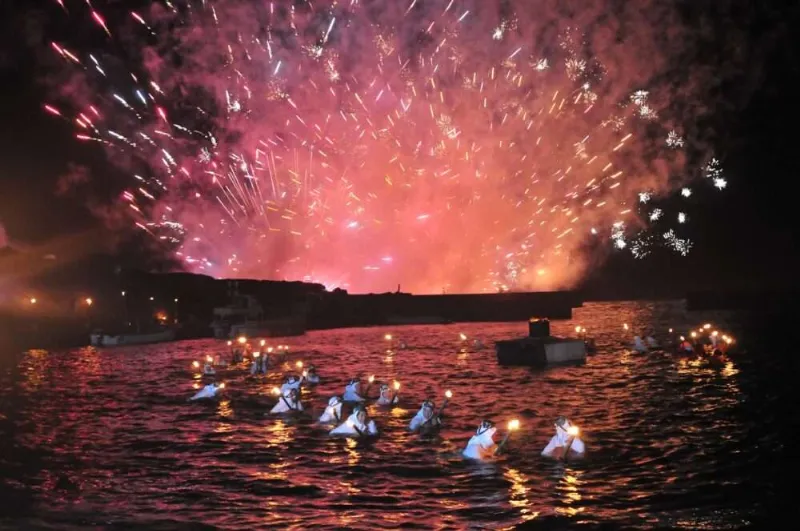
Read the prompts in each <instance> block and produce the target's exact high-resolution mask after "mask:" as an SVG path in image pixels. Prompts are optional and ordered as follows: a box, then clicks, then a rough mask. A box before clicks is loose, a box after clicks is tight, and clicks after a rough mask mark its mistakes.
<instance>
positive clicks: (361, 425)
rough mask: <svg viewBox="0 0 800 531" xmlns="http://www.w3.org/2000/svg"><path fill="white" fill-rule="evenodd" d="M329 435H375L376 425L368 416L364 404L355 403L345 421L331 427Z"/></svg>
mask: <svg viewBox="0 0 800 531" xmlns="http://www.w3.org/2000/svg"><path fill="white" fill-rule="evenodd" d="M330 434H331V435H343V436H346V437H376V436H377V435H378V427H377V426H376V425H375V421H374V420H371V419H370V418H369V415H367V410H366V409H364V406H362V405H360V404H359V405H357V406H356V407H355V409H354V410H353V414H352V415H350V416H349V417H348V418H347V420H346V421H344V422H343V423H341V424H340V425H338V426H337V427H335V428H333V429H332V430H331V431H330Z"/></svg>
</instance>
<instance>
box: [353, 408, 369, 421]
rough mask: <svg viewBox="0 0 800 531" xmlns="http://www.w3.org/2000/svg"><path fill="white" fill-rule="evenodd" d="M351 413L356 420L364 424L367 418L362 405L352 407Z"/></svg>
mask: <svg viewBox="0 0 800 531" xmlns="http://www.w3.org/2000/svg"><path fill="white" fill-rule="evenodd" d="M353 415H355V416H356V420H357V421H358V422H359V423H361V424H366V423H367V420H368V416H367V410H366V409H365V408H364V406H362V405H358V406H356V407H354V408H353Z"/></svg>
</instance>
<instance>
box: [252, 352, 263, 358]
mask: <svg viewBox="0 0 800 531" xmlns="http://www.w3.org/2000/svg"><path fill="white" fill-rule="evenodd" d="M259 356H261V353H260V352H253V357H254V358H257V357H259Z"/></svg>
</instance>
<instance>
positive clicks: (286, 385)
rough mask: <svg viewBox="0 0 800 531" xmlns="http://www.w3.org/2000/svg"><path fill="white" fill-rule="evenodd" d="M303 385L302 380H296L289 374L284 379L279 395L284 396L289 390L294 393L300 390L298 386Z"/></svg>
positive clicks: (295, 377)
mask: <svg viewBox="0 0 800 531" xmlns="http://www.w3.org/2000/svg"><path fill="white" fill-rule="evenodd" d="M302 384H303V382H302V380H300V379H299V378H297V376H295V375H293V374H291V375H289V376H288V377H287V378H286V381H284V382H283V385H282V386H281V394H286V391H288V390H289V389H294V390H295V391H299V390H300V386H301V385H302Z"/></svg>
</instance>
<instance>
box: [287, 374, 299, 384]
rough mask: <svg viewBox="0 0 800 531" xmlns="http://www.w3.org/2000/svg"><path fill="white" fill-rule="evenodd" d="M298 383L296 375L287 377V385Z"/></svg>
mask: <svg viewBox="0 0 800 531" xmlns="http://www.w3.org/2000/svg"><path fill="white" fill-rule="evenodd" d="M296 381H297V377H296V376H295V375H294V374H290V375H289V376H287V377H286V383H287V384H293V383H295V382H296Z"/></svg>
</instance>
